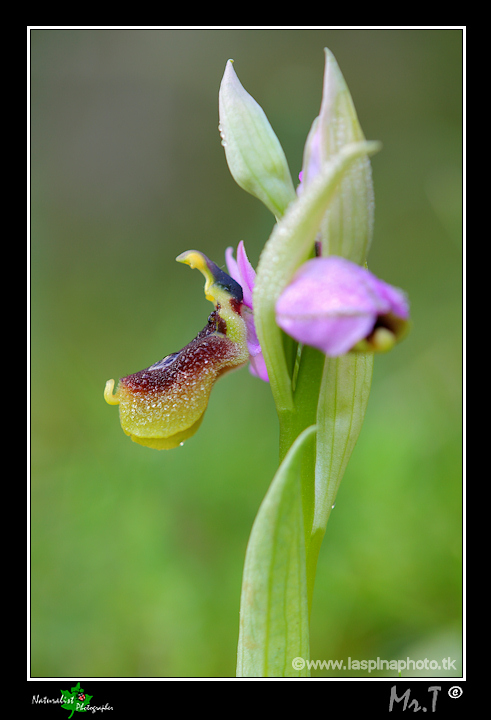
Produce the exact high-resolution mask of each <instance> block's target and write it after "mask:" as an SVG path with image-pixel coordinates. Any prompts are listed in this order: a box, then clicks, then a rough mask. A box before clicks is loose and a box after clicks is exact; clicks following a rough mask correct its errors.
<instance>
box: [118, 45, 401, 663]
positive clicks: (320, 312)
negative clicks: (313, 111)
mask: <svg viewBox="0 0 491 720" xmlns="http://www.w3.org/2000/svg"><path fill="white" fill-rule="evenodd" d="M219 114H220V123H219V130H220V135H221V139H222V145H223V147H224V149H225V156H226V160H227V163H228V166H229V169H230V172H231V174H232V176H233V178H234V179H235V180H236V182H237V183H238V184H239V185H240V187H242V188H243V189H244V190H246V191H247V192H249V193H251V194H252V195H254V196H255V197H256V198H258V199H259V200H261V202H263V203H264V204H265V205H266V207H267V208H268V209H269V210H270V211H271V212H272V213H273V215H274V217H275V225H274V227H273V230H272V232H271V235H270V237H269V239H268V241H267V242H266V244H265V246H264V248H263V251H262V253H261V256H260V259H259V264H258V267H257V274H256V271H255V270H254V268H253V267H252V265H251V263H250V262H249V259H248V257H247V254H246V251H245V247H244V244H243V242H240V243H239V245H238V247H237V256H236V258H234V254H233V248H232V247H229V248H227V250H226V253H225V258H226V263H227V269H228V273H229V274H227V273H226V272H224V271H223V270H221V269H220V268H219V267H218V266H217V265H215V263H213V262H212V261H211V260H209V259H208V258H207V257H206V256H205V255H203V254H202V253H201V252H198V251H196V250H191V251H188V252H185V253H182V254H181V255H179V256H178V258H177V260H178V261H179V262H182V263H185V264H188V265H190V267H191V268H197V269H198V270H200V271H201V272H202V274H203V275H204V277H205V281H206V282H205V296H206V298H207V299H208V300H210V301H211V302H212V303H213V304H214V311H213V312H212V313H211V314H210V316H209V318H208V322H207V324H206V326H205V327H204V329H203V330H202V331H201V332H200V333H198V335H197V336H196V337H195V338H194V340H192V341H191V342H190V343H189V344H188V345H186V346H185V347H184V348H183V349H182V350H180V351H179V352H176V353H171V354H170V355H167V356H166V357H164V359H163V360H161V361H160V362H157V363H155V364H154V365H151V366H150V367H148V368H146V369H145V370H141V371H140V372H137V373H133V374H131V375H128V376H126V377H124V378H121V380H120V381H119V384H118V387H117V390H116V392H115V393H113V390H114V380H109V381H108V382H107V383H106V388H105V391H104V397H105V399H106V401H107V402H108V403H109V404H111V405H116V404H118V405H119V413H120V421H121V426H122V428H123V430H124V432H125V433H126V434H127V435H129V436H130V437H131V439H132V440H134V441H135V442H137V443H140V444H141V445H146V446H148V447H153V448H157V449H168V448H174V447H176V446H178V445H182V444H183V443H184V441H185V440H187V439H188V438H189V437H191V436H192V435H193V434H194V433H195V432H196V430H197V429H198V427H199V425H200V423H201V421H202V419H203V416H204V413H205V411H206V407H207V404H208V399H209V395H210V392H211V390H212V388H213V385H214V383H215V382H216V380H217V379H218V378H219V377H221V376H222V375H223V374H224V373H226V372H228V371H229V370H232V369H234V368H238V367H241V366H244V365H246V364H247V362H248V361H249V362H250V371H251V373H252V374H253V375H255V376H257V377H259V378H261V379H262V380H264V381H269V387H270V389H271V392H272V395H273V399H274V402H275V404H276V409H277V414H278V419H279V429H280V465H279V468H278V471H277V473H276V474H275V476H274V478H273V480H272V482H271V485H270V487H269V489H268V492H267V494H266V496H265V498H264V501H263V503H262V505H261V507H260V509H259V512H258V515H257V517H256V520H255V522H254V525H253V529H252V532H251V537H250V540H249V544H248V547H247V553H246V560H245V566H244V576H243V583H242V597H241V613H240V630H239V644H238V653H237V675H238V676H240V677H285V676H306V675H308V668H307V669H305V663H304V664H302V662H300V663H297V662H296V661H298V660H300V661H302V659H303V660H306V659H308V653H309V635H308V632H309V630H308V628H309V613H310V607H311V602H312V593H313V587H314V579H315V572H316V564H317V557H318V553H319V548H320V544H321V542H322V538H323V536H324V533H325V531H326V526H327V521H328V518H329V515H330V512H331V509H332V507H333V506H334V502H335V498H336V493H337V490H338V487H339V483H340V481H341V479H342V477H343V474H344V471H345V469H346V465H347V463H348V461H349V458H350V455H351V452H352V450H353V448H354V445H355V443H356V441H357V438H358V435H359V433H360V431H361V427H362V424H363V419H364V415H365V410H366V407H367V402H368V397H369V393H370V384H371V377H372V367H373V357H374V353H375V352H381V351H382V352H383V351H386V350H388V349H390V348H391V347H392V346H393V345H394V344H395V343H396V342H397V341H398V340H400V339H401V338H402V337H403V335H404V334H405V332H406V331H407V328H408V324H409V306H408V301H407V299H406V296H405V294H404V293H403V292H402V291H401V290H399V289H398V288H395V287H392V286H391V285H389V284H387V283H386V282H384V281H382V280H380V279H378V278H377V277H376V276H375V275H373V274H372V273H371V272H370V271H369V270H368V269H367V267H366V258H367V253H368V250H369V247H370V243H371V239H372V230H373V213H374V202H373V186H372V176H371V166H370V160H369V156H370V155H372V154H373V153H375V152H377V151H378V150H379V149H380V144H379V143H376V142H367V141H365V138H364V135H363V132H362V130H361V127H360V124H359V122H358V118H357V115H356V112H355V108H354V105H353V101H352V99H351V95H350V93H349V90H348V88H347V85H346V83H345V81H344V78H343V76H342V74H341V71H340V69H339V67H338V65H337V63H336V60H335V59H334V57H333V56H332V54H331V53H330V52H329V51H328V50H327V49H326V50H325V69H324V85H323V93H322V102H321V107H320V113H319V116H318V117H317V118H316V119H315V120H314V122H313V124H312V127H311V130H310V132H309V135H308V137H307V140H306V143H305V148H304V153H303V167H302V171H301V173H300V176H299V177H300V185H299V186H298V187H297V190H296V191H295V188H294V185H293V182H292V178H291V175H290V170H289V168H288V163H287V160H286V157H285V154H284V152H283V149H282V147H281V144H280V142H279V140H278V138H277V137H276V135H275V133H274V131H273V129H272V127H271V125H270V124H269V121H268V119H267V117H266V114H265V113H264V111H263V109H262V108H261V107H260V106H259V105H258V103H257V102H256V101H255V100H254V98H252V96H251V95H250V94H249V93H248V92H247V91H246V90H245V89H244V88H243V87H242V85H241V83H240V81H239V79H238V77H237V75H236V73H235V70H234V68H233V65H232V62H231V61H228V62H227V64H226V68H225V73H224V76H223V79H222V83H221V86H220V93H219ZM314 248H316V249H317V248H320V253H316V254H317V255H319V256H316V257H314V258H313V257H312V255H313V254H314ZM285 333H286V334H285ZM245 437H246V435H245V430H243V434H242V439H243V440H244V439H245Z"/></svg>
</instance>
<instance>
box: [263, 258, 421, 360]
mask: <svg viewBox="0 0 491 720" xmlns="http://www.w3.org/2000/svg"><path fill="white" fill-rule="evenodd" d="M408 318H409V308H408V304H407V300H406V298H405V296H404V294H403V293H402V291H400V290H398V289H397V288H394V287H392V286H391V285H388V284H387V283H385V282H383V281H382V280H379V279H378V278H377V277H375V275H373V274H372V273H371V272H369V271H368V270H367V269H366V268H362V267H360V266H359V265H356V263H352V262H350V261H349V260H346V259H345V258H340V257H336V256H334V255H331V256H330V257H321V258H314V259H312V260H308V261H307V262H306V263H305V264H304V265H302V267H301V268H300V269H299V270H298V271H297V273H296V274H295V276H294V277H293V279H292V281H291V283H290V284H289V285H288V286H287V287H286V288H285V290H284V291H283V293H282V294H281V295H280V297H279V299H278V302H277V303H276V320H277V322H278V325H279V326H280V327H281V328H282V329H283V330H284V331H285V332H286V333H288V334H289V335H291V336H292V337H294V338H295V340H297V341H298V342H301V343H304V344H306V345H311V346H312V347H315V348H318V349H319V350H321V351H322V352H323V353H324V354H325V355H329V356H330V357H337V356H339V355H344V354H345V353H347V352H349V351H350V350H356V351H370V350H373V351H375V352H377V351H378V352H380V351H386V350H389V349H390V348H391V347H392V346H393V345H394V343H395V342H396V340H399V339H400V338H401V337H402V336H403V334H404V331H405V329H406V328H407V320H408Z"/></svg>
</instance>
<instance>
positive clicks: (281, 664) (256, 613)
mask: <svg viewBox="0 0 491 720" xmlns="http://www.w3.org/2000/svg"><path fill="white" fill-rule="evenodd" d="M314 434H315V426H312V427H309V428H307V429H306V430H304V431H303V432H302V433H301V435H299V437H298V438H297V439H296V440H295V442H294V443H293V445H292V447H291V448H290V450H289V452H288V453H287V455H286V456H285V459H284V460H283V462H282V463H281V465H280V467H279V468H278V471H277V473H276V475H275V477H274V479H273V482H272V483H271V486H270V488H269V490H268V492H267V494H266V497H265V498H264V500H263V502H262V504H261V507H260V509H259V512H258V514H257V517H256V520H255V521H254V525H253V528H252V532H251V537H250V539H249V544H248V547H247V552H246V560H245V566H244V576H243V581H242V595H241V611H240V632H239V645H238V652H237V677H308V675H309V670H308V668H307V667H306V666H305V667H303V668H300V669H295V668H294V667H293V666H292V661H293V660H294V659H295V658H302V659H303V660H305V661H307V660H308V659H309V609H308V597H307V596H308V593H307V576H306V561H305V537H304V522H303V512H302V495H301V486H300V464H301V460H302V456H303V454H304V452H305V451H306V449H307V447H308V446H309V445H311V444H313V439H314Z"/></svg>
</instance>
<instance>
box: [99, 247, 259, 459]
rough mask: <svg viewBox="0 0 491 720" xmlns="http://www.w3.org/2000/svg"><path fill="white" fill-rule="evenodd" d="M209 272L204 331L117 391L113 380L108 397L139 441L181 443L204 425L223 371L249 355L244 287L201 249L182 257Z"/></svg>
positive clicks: (159, 445) (165, 444) (155, 444)
mask: <svg viewBox="0 0 491 720" xmlns="http://www.w3.org/2000/svg"><path fill="white" fill-rule="evenodd" d="M177 260H178V262H182V263H185V264H187V265H189V266H190V267H191V268H197V269H198V270H200V271H201V272H202V273H203V275H204V276H205V279H206V283H205V297H206V299H207V300H210V301H211V302H212V303H213V304H214V305H215V310H214V311H213V312H212V313H211V315H210V316H209V318H208V322H207V324H206V325H205V327H204V328H203V330H201V332H200V333H198V335H197V336H196V337H195V338H194V340H192V341H191V342H190V343H188V345H186V346H185V347H184V348H183V349H182V350H180V351H179V352H176V353H171V354H170V355H167V356H166V357H164V359H163V360H160V361H159V362H157V363H155V364H154V365H151V366H150V367H148V368H146V369H145V370H140V371H139V372H136V373H133V374H131V375H127V376H126V377H124V378H121V380H120V381H119V384H118V388H117V391H116V393H115V394H113V388H114V380H108V381H107V383H106V388H105V390H104V398H105V400H106V402H107V403H109V404H110V405H119V415H120V420H121V426H122V428H123V430H124V432H125V433H126V434H127V435H129V436H130V437H131V439H132V440H134V442H137V443H139V444H140V445H146V446H147V447H152V448H156V449H158V450H162V449H170V448H174V447H177V446H178V445H182V444H183V443H184V441H185V440H187V439H188V438H189V437H191V436H192V435H194V433H195V432H196V430H197V429H198V428H199V426H200V424H201V421H202V420H203V415H204V413H205V410H206V408H207V405H208V399H209V396H210V393H211V390H212V388H213V385H214V384H215V382H216V381H217V380H218V378H219V377H221V376H222V375H223V374H224V373H226V372H227V371H229V370H232V369H234V368H236V367H240V366H241V365H243V364H245V363H246V362H247V359H248V349H247V342H246V338H247V327H246V321H245V319H244V315H245V314H246V313H247V314H248V313H250V311H249V310H248V309H247V308H245V306H244V304H243V302H242V297H243V295H242V288H241V287H240V285H239V284H238V283H236V282H235V280H234V279H233V278H231V277H230V276H229V275H227V273H225V272H224V271H223V270H221V269H220V268H219V267H218V266H217V265H215V263H213V262H212V261H211V260H209V259H208V258H207V257H206V255H203V253H200V252H197V251H196V250H190V251H188V252H184V253H182V254H181V255H179V257H178V258H177Z"/></svg>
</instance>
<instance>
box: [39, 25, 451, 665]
mask: <svg viewBox="0 0 491 720" xmlns="http://www.w3.org/2000/svg"><path fill="white" fill-rule="evenodd" d="M30 41H31V192H32V195H31V211H32V215H31V321H32V327H31V360H32V366H31V377H32V386H31V417H32V431H31V469H32V490H31V540H32V547H31V602H32V606H31V673H32V675H33V676H42V677H44V676H64V677H65V676H70V677H82V676H83V677H86V676H101V677H112V676H176V677H180V676H185V677H202V676H210V677H214V676H234V675H235V654H236V644H237V635H238V611H239V598H240V586H241V573H242V566H243V560H244V553H245V549H246V543H247V540H248V537H249V532H250V529H251V526H252V522H253V520H254V517H255V515H256V512H257V510H258V507H259V505H260V502H261V500H262V498H263V496H264V494H265V492H266V489H267V487H268V484H269V482H270V480H271V478H272V476H273V474H274V472H275V469H276V465H277V441H278V429H277V421H276V414H275V410H274V405H273V402H272V399H271V396H270V391H269V388H268V386H267V385H266V384H265V383H262V382H261V381H259V380H257V379H255V378H253V377H252V376H251V375H250V374H249V372H248V371H247V370H241V371H239V372H237V373H232V374H231V375H229V376H227V377H226V378H224V379H223V380H221V381H220V382H219V383H218V384H217V386H216V387H215V389H214V391H213V393H212V398H211V401H210V405H209V408H208V411H207V414H206V416H205V420H204V422H203V424H202V426H201V428H200V430H199V432H198V433H197V435H195V436H194V437H193V438H192V439H191V440H189V441H188V442H187V443H186V444H185V446H184V447H183V448H177V449H176V450H172V451H167V452H166V451H162V452H158V451H154V450H150V449H147V448H144V447H141V446H139V445H137V444H135V443H132V442H131V441H130V440H129V438H127V437H126V436H125V435H124V434H123V432H122V430H121V428H120V426H119V421H118V412H117V408H114V407H109V406H108V405H107V404H106V403H105V402H104V400H103V389H104V384H105V382H106V380H107V379H108V378H116V379H118V378H119V377H121V376H123V375H127V374H128V373H130V372H135V371H137V370H140V369H142V368H144V367H147V366H148V365H150V364H152V363H154V362H156V361H157V360H159V359H161V358H162V357H164V356H165V355H167V354H169V353H170V352H174V351H176V350H178V349H180V348H181V347H183V346H184V345H185V344H186V343H187V342H188V341H189V340H190V339H191V338H192V337H194V335H195V334H196V333H197V332H198V331H199V330H200V329H201V328H202V327H203V326H204V324H205V322H206V318H207V316H208V313H209V311H210V308H211V306H210V305H209V303H208V302H207V301H206V300H205V299H204V296H203V282H202V278H201V276H200V275H197V274H196V273H195V272H191V271H190V270H189V268H187V267H185V266H181V265H178V264H177V263H175V257H176V255H178V254H179V253H181V252H182V251H184V250H188V249H191V248H196V249H199V250H202V251H203V252H205V253H206V254H207V255H208V256H209V257H210V258H212V259H214V260H215V262H217V263H218V264H223V263H224V251H225V248H226V247H227V246H228V245H233V246H236V245H237V243H238V242H239V241H240V240H244V242H245V245H246V248H247V250H248V253H249V257H250V259H251V261H252V262H253V264H254V265H256V264H257V260H258V257H259V253H260V251H261V249H262V247H263V245H264V243H265V241H266V239H267V237H268V235H269V233H270V231H271V228H272V225H273V218H272V216H271V215H270V214H269V212H268V211H267V210H266V209H265V208H264V207H263V206H262V205H261V204H260V203H259V202H258V201H257V200H255V199H254V198H252V197H251V196H249V195H247V194H246V193H244V192H243V191H242V190H241V189H240V188H239V187H238V186H237V185H236V184H235V183H234V181H233V180H232V178H231V176H230V174H229V171H228V168H227V164H226V161H225V156H224V152H223V148H222V147H221V145H220V138H219V133H218V129H217V125H218V89H219V85H220V80H221V77H222V73H223V70H224V68H225V63H226V61H227V59H228V58H233V59H234V60H235V69H236V71H237V73H238V75H239V78H240V79H241V81H242V83H243V85H244V86H245V88H246V89H247V90H248V91H249V92H250V93H251V94H252V95H253V96H254V97H255V99H256V100H257V101H258V102H259V103H260V104H261V105H262V107H263V108H264V110H265V112H266V114H267V115H268V118H269V120H270V122H271V124H272V126H273V128H274V129H275V131H276V133H277V135H278V137H279V139H280V141H281V143H282V145H283V148H284V150H285V153H286V155H287V158H288V160H289V164H290V169H291V171H292V175H293V176H294V177H296V176H297V174H298V172H299V170H300V168H301V161H302V151H303V144H304V141H305V138H306V136H307V133H308V131H309V128H310V125H311V122H312V121H313V119H314V117H315V116H316V115H317V114H318V111H319V107H320V100H321V91H322V75H323V65H324V55H323V48H324V47H325V46H327V47H329V48H330V49H331V50H332V51H333V53H334V54H335V56H336V58H337V60H338V63H339V65H340V67H341V70H342V72H343V74H344V76H345V78H346V81H347V83H348V86H349V87H350V90H351V93H352V96H353V99H354V102H355V105H356V108H357V111H358V115H359V118H360V122H361V125H362V127H363V130H364V132H365V135H366V137H367V138H368V139H370V140H381V141H382V143H383V151H382V152H381V153H379V154H378V155H376V156H375V157H374V158H373V161H372V166H373V177H374V185H375V197H376V213H375V235H374V243H373V246H372V250H371V252H370V257H369V262H370V268H371V270H372V271H373V272H375V273H376V274H377V275H379V276H380V277H382V278H384V279H385V280H386V281H388V282H390V283H392V284H394V285H396V286H399V287H402V288H404V289H405V290H406V291H407V292H408V293H409V296H410V300H411V309H412V318H413V321H414V327H413V330H412V333H411V335H410V336H409V337H408V339H407V340H405V341H404V343H402V344H401V345H400V346H398V347H397V348H396V349H395V350H394V351H393V352H392V353H389V354H388V355H386V356H380V357H377V359H376V363H375V375H374V381H373V387H372V394H371V398H370V403H369V408H368V412H367V417H366V422H365V425H364V428H363V431H362V434H361V437H360V440H359V442H358V444H357V447H356V449H355V452H354V454H353V457H352V460H351V462H350V465H349V467H348V470H347V473H346V475H345V478H344V480H343V482H342V484H341V488H340V491H339V494H338V498H337V504H336V509H335V511H334V512H333V514H332V516H331V519H330V521H329V527H328V532H327V534H326V538H325V540H324V545H323V548H322V551H321V556H320V560H319V568H318V573H317V581H316V591H315V595H314V605H313V612H312V625H311V627H312V631H311V656H312V658H314V659H343V660H345V661H347V659H348V657H351V658H353V659H376V658H377V656H378V657H381V658H386V659H391V658H406V657H407V656H409V657H411V658H414V659H424V658H425V657H427V658H429V659H436V660H440V658H444V657H448V656H450V657H451V658H452V659H457V660H458V662H457V664H456V666H457V668H458V672H457V673H454V672H451V673H450V674H459V673H460V667H461V664H460V659H459V658H460V653H461V641H460V638H461V606H462V589H461V549H462V535H461V474H462V471H461V444H462V441H461V433H462V428H461V322H462V321H461V272H462V267H461V254H462V249H461V228H462V218H461V207H462V202H461V197H462V195H461V194H462V187H461V173H462V168H461V159H462V33H461V31H459V30H320V29H316V30H274V29H270V30H268V29H266V30H259V29H258V30H256V29H251V30H229V29H223V30H41V29H40V30H32V31H31V36H30ZM317 674H318V675H321V676H325V675H332V674H334V675H336V673H329V672H327V671H319V672H318V673H317ZM337 674H338V675H340V676H341V677H346V676H347V675H349V673H348V672H345V673H337ZM358 674H365V675H366V674H367V673H358ZM375 674H376V673H373V675H375ZM410 674H412V673H410ZM430 674H431V673H430ZM438 674H443V673H438ZM404 675H405V673H403V676H404Z"/></svg>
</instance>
